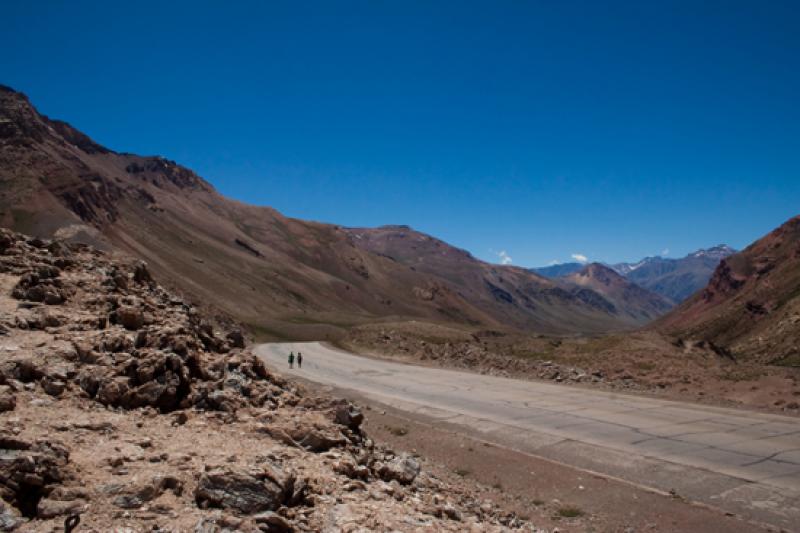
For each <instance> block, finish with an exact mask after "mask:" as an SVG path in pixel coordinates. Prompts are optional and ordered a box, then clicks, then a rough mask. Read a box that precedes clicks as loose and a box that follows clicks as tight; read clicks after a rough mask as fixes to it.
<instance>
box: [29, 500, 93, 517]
mask: <svg viewBox="0 0 800 533" xmlns="http://www.w3.org/2000/svg"><path fill="white" fill-rule="evenodd" d="M84 505H85V503H84V502H82V501H78V500H73V501H60V500H51V499H49V498H42V499H41V500H39V505H37V506H36V517H37V518H43V519H45V520H46V519H48V518H55V517H57V516H64V515H69V514H73V513H75V512H77V511H79V510H80V509H81V508H82V507H83V506H84Z"/></svg>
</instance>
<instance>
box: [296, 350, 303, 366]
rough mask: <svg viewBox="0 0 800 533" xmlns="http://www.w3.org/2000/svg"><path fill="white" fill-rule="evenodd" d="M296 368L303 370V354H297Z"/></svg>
mask: <svg viewBox="0 0 800 533" xmlns="http://www.w3.org/2000/svg"><path fill="white" fill-rule="evenodd" d="M297 368H303V354H301V353H300V352H297Z"/></svg>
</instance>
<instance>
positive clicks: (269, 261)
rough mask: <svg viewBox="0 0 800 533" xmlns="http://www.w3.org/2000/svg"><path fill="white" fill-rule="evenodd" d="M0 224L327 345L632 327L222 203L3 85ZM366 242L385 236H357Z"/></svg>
mask: <svg viewBox="0 0 800 533" xmlns="http://www.w3.org/2000/svg"><path fill="white" fill-rule="evenodd" d="M0 223H2V224H3V225H6V226H9V227H13V228H15V229H18V230H21V231H26V232H29V233H34V234H38V235H42V236H57V237H75V238H78V239H80V240H88V241H90V242H92V243H94V244H96V245H99V246H104V247H119V248H122V249H124V250H126V251H128V252H130V253H133V254H134V255H137V256H139V257H142V258H144V259H146V260H147V261H148V262H149V263H150V264H151V267H152V268H153V270H154V272H155V273H156V274H157V275H158V277H159V279H162V280H165V281H168V282H169V283H170V285H172V286H176V287H179V288H181V289H183V290H185V291H187V292H188V293H189V294H190V295H192V296H194V297H196V298H197V299H198V300H201V301H204V302H207V303H210V304H214V305H216V306H217V307H219V308H221V309H222V310H223V311H226V312H228V313H230V314H232V315H233V316H235V317H237V318H238V319H240V320H242V321H244V322H246V323H249V324H251V325H254V326H255V327H257V328H260V330H261V331H262V332H264V333H266V334H269V335H271V336H273V337H279V336H282V337H294V338H325V337H328V336H335V335H337V334H338V333H339V332H340V331H341V329H342V328H343V327H347V326H350V325H352V324H356V323H364V322H369V321H374V320H378V319H381V318H383V317H393V318H398V317H413V318H420V319H424V320H431V321H444V322H456V323H461V324H473V325H477V324H480V325H486V326H492V327H501V326H503V325H505V326H510V327H517V328H524V329H531V330H536V331H546V332H555V333H570V332H581V331H587V332H596V331H605V330H609V329H620V328H624V327H626V326H629V325H630V323H629V322H627V321H626V320H624V319H623V320H620V317H619V316H618V315H617V314H616V313H615V312H613V311H612V310H610V308H609V305H608V302H606V301H605V300H604V299H603V298H602V297H600V296H599V295H597V294H596V293H593V292H592V291H589V290H585V289H584V290H580V291H573V292H570V291H565V290H563V289H561V288H559V287H557V286H554V285H553V284H551V283H549V282H547V281H545V280H543V279H542V278H541V277H539V276H536V275H534V274H530V273H527V272H525V271H523V270H522V269H515V268H510V267H500V266H491V265H488V264H485V263H482V262H480V261H477V260H475V259H474V258H472V257H470V256H468V254H463V253H462V254H457V253H453V254H450V255H448V257H449V258H451V259H452V260H448V261H444V262H438V263H436V262H434V263H432V264H431V267H430V268H419V266H418V265H414V264H411V262H409V261H400V260H397V258H392V257H386V255H385V254H381V253H376V252H379V251H378V250H373V249H371V248H370V247H368V246H364V245H363V242H364V239H357V238H356V233H355V232H354V231H352V230H348V229H343V228H341V227H338V226H334V225H328V224H319V223H313V222H305V221H301V220H296V219H290V218H287V217H284V216H282V215H281V214H280V213H278V212H276V211H275V210H273V209H270V208H265V207H255V206H249V205H245V204H242V203H240V202H236V201H233V200H230V199H227V198H225V197H223V196H221V195H220V194H218V193H217V192H216V191H215V190H214V188H213V187H212V186H211V185H210V184H209V183H207V182H206V181H204V180H203V179H202V178H200V177H198V176H197V175H196V174H194V173H193V172H192V171H190V170H188V169H186V168H184V167H181V166H180V165H177V164H176V163H174V162H172V161H169V160H166V159H164V158H160V157H142V156H136V155H132V154H125V153H116V152H113V151H111V150H108V149H107V148H104V147H102V146H100V145H98V144H97V143H95V142H93V141H92V140H90V139H89V138H88V137H86V136H85V135H83V134H82V133H80V132H78V131H77V130H75V129H73V128H72V127H70V126H69V125H67V124H65V123H63V122H58V121H53V120H50V119H48V118H46V117H44V116H41V115H39V114H38V113H37V112H36V110H35V109H34V108H33V107H32V106H31V104H30V103H29V102H28V100H27V98H26V97H25V96H24V95H22V94H21V93H18V92H15V91H13V90H11V89H8V88H0ZM371 232H377V233H378V235H383V234H384V230H358V232H357V233H358V234H359V235H361V236H364V235H367V234H370V233H371ZM415 235H421V234H415ZM426 238H428V239H430V238H429V237H426ZM434 241H435V239H431V242H434ZM435 242H437V243H440V246H442V247H447V245H446V244H444V243H441V242H440V241H435ZM448 248H449V247H448ZM454 273H455V274H454Z"/></svg>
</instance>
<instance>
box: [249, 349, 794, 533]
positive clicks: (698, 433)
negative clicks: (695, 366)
mask: <svg viewBox="0 0 800 533" xmlns="http://www.w3.org/2000/svg"><path fill="white" fill-rule="evenodd" d="M290 350H294V351H295V352H297V351H298V350H299V351H301V352H303V354H304V356H305V364H304V367H303V369H302V370H295V374H296V375H298V376H301V377H303V378H305V379H308V380H311V381H315V382H318V383H322V384H325V385H330V386H333V387H336V388H340V389H344V390H345V392H347V391H351V392H353V393H355V394H357V395H360V396H364V397H366V398H367V399H368V400H370V401H377V402H380V403H383V404H386V405H388V406H390V407H392V408H396V409H399V410H400V411H402V412H405V413H410V415H405V416H406V417H409V416H410V417H411V418H413V419H414V420H416V423H428V424H432V428H431V432H424V431H421V432H422V433H429V434H431V435H432V432H433V431H434V430H435V431H439V430H441V429H442V428H450V429H453V430H455V431H456V434H460V435H462V436H463V437H465V438H466V437H469V438H473V439H477V440H478V441H486V442H488V443H491V444H493V445H499V446H503V447H505V448H509V449H512V450H515V453H521V454H523V455H525V456H528V457H531V456H532V457H533V458H535V459H536V460H540V461H544V462H547V463H549V464H559V465H568V466H571V467H576V468H578V469H579V471H581V472H583V473H584V474H585V475H586V476H588V477H589V478H592V479H594V477H593V476H598V478H600V479H604V480H606V481H607V482H609V483H611V482H613V483H619V484H620V486H624V487H627V490H630V487H631V486H633V487H638V488H639V489H643V488H646V489H648V490H652V491H655V493H660V494H671V496H672V497H673V498H681V499H683V498H685V499H686V500H688V501H692V502H699V503H702V504H704V505H707V506H710V507H712V508H714V509H720V510H722V511H724V512H726V513H731V514H733V515H735V516H737V517H738V518H740V519H742V520H747V521H750V522H751V523H752V522H756V523H761V524H771V525H773V526H777V527H781V528H785V529H790V530H791V529H792V528H793V527H794V525H796V524H797V523H800V456H798V455H797V454H798V452H797V450H798V449H800V422H798V420H797V419H796V418H793V417H785V416H776V415H772V414H765V413H758V412H750V411H740V410H734V409H725V408H719V407H712V406H704V405H697V404H689V403H678V402H673V401H666V400H661V399H655V398H646V397H638V396H631V395H624V394H617V393H610V392H604V391H597V390H588V389H584V388H578V387H567V386H562V385H554V384H548V383H541V382H532V381H520V380H513V379H504V378H498V377H493V376H481V375H477V374H472V373H465V372H456V371H451V370H444V369H437V368H427V367H419V366H413V365H406V364H401V363H397V362H390V361H381V360H376V359H368V358H363V357H358V356H355V355H352V354H349V353H346V352H343V351H340V350H335V349H331V348H329V347H327V346H324V345H321V344H317V343H302V344H269V345H262V346H260V347H259V348H258V353H260V354H261V355H262V356H263V357H264V358H265V359H266V361H267V363H268V364H270V365H273V366H277V367H279V368H283V367H284V366H285V365H286V363H285V358H286V355H287V354H288V353H289V351H290ZM351 395H352V394H351ZM389 433H390V434H395V433H398V434H400V433H403V432H402V431H397V432H391V431H390V432H389ZM395 436H402V435H395ZM437 440H438V439H437ZM420 446H422V444H420ZM473 448H474V447H473ZM462 455H464V454H462ZM609 480H610V481H609ZM500 483H502V481H500ZM531 485H533V486H539V484H538V482H532V483H531ZM584 486H586V485H584ZM540 489H541V487H540ZM540 489H539V490H540ZM612 492H613V491H612ZM651 496H652V494H651ZM541 499H542V501H545V498H541ZM606 503H607V502H606ZM628 505H632V506H633V507H632V508H633V509H634V510H636V509H638V512H639V513H641V512H642V509H643V508H642V507H641V506H640V505H639V502H637V501H628ZM600 507H602V506H600ZM627 512H628V509H627V508H626V513H627ZM644 514H647V513H644ZM626 518H627V515H626ZM640 519H641V517H640ZM615 520H619V516H616V517H615ZM617 525H621V524H617ZM687 525H688V524H687ZM739 525H740V526H741V527H740V528H739V529H741V530H747V529H748V528H751V527H752V524H744V523H740V524H739ZM638 526H639V527H641V526H642V524H641V523H639V524H638ZM667 526H668V524H665V523H662V524H659V528H658V530H661V531H663V530H668V529H669V528H668V527H667ZM670 527H671V526H670ZM715 527H716V526H715ZM637 529H638V527H637ZM578 530H581V529H578ZM601 530H603V528H601ZM623 530H624V529H623ZM676 530H677V529H676ZM684 530H686V529H684ZM688 530H703V529H699V528H695V527H691V528H690V529H688ZM707 530H708V529H707ZM726 530H728V531H732V530H736V528H734V529H731V527H726Z"/></svg>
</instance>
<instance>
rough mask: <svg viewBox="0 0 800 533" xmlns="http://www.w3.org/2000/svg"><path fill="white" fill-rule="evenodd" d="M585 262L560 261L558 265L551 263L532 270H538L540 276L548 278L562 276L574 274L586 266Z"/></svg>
mask: <svg viewBox="0 0 800 533" xmlns="http://www.w3.org/2000/svg"><path fill="white" fill-rule="evenodd" d="M585 266H586V265H584V264H583V263H559V264H557V265H549V266H546V267H537V268H531V269H530V271H531V272H536V273H537V274H539V275H540V276H544V277H546V278H560V277H562V276H568V275H570V274H574V273H575V272H578V271H580V270H582V269H583V267H585Z"/></svg>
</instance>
